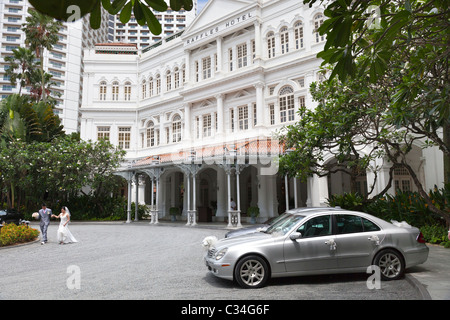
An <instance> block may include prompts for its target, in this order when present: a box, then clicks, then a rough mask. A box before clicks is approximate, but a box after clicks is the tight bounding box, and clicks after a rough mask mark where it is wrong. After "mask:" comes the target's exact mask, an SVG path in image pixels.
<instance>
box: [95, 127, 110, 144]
mask: <svg viewBox="0 0 450 320" xmlns="http://www.w3.org/2000/svg"><path fill="white" fill-rule="evenodd" d="M109 130H110V129H109V127H106V126H102V127H97V140H100V139H103V140H107V141H109V137H110V131H109Z"/></svg>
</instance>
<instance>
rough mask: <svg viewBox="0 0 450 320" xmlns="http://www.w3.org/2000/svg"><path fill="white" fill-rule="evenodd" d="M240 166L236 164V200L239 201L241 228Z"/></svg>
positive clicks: (239, 223)
mask: <svg viewBox="0 0 450 320" xmlns="http://www.w3.org/2000/svg"><path fill="white" fill-rule="evenodd" d="M239 174H240V172H239V168H238V166H236V201H237V211H238V212H237V218H238V220H237V227H238V228H240V227H242V225H241V195H240V193H241V190H240V189H241V188H240V186H239Z"/></svg>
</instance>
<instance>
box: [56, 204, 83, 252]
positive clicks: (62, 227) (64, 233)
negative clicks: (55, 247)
mask: <svg viewBox="0 0 450 320" xmlns="http://www.w3.org/2000/svg"><path fill="white" fill-rule="evenodd" d="M52 217H54V218H60V219H61V221H60V223H59V228H58V232H57V238H58V242H59V244H64V243H71V242H78V241H77V239H75V237H74V236H73V235H72V233H71V232H70V230H69V228H68V227H67V224H68V223H69V221H70V211H69V209H68V208H67V207H62V208H61V213H60V214H59V215H57V216H55V215H52Z"/></svg>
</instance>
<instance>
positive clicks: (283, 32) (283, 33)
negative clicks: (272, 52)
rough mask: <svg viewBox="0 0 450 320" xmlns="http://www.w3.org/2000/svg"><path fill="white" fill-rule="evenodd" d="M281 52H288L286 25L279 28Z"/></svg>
mask: <svg viewBox="0 0 450 320" xmlns="http://www.w3.org/2000/svg"><path fill="white" fill-rule="evenodd" d="M280 41H281V54H285V53H288V52H289V31H288V28H287V27H283V28H281V30H280Z"/></svg>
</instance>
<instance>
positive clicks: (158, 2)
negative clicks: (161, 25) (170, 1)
mask: <svg viewBox="0 0 450 320" xmlns="http://www.w3.org/2000/svg"><path fill="white" fill-rule="evenodd" d="M145 2H147V4H148V5H149V6H150V7H152V8H153V9H155V10H156V11H161V12H162V11H166V10H167V3H165V2H164V0H145Z"/></svg>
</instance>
